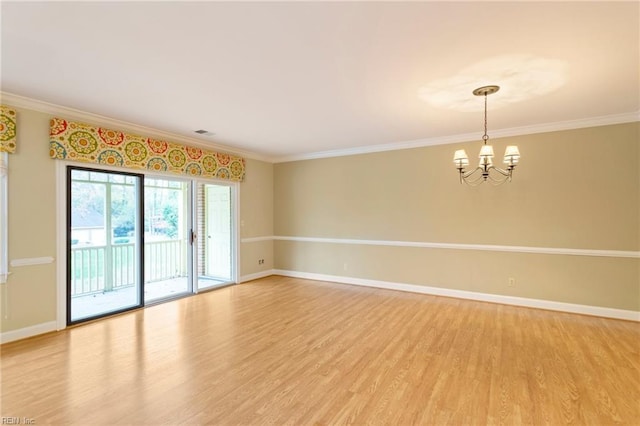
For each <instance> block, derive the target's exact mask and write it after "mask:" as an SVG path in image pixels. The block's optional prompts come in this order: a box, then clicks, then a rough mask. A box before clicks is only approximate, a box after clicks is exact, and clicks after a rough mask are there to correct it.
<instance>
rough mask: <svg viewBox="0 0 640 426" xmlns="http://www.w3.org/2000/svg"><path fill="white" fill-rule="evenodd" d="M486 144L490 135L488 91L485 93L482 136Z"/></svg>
mask: <svg viewBox="0 0 640 426" xmlns="http://www.w3.org/2000/svg"><path fill="white" fill-rule="evenodd" d="M482 140H483V141H484V144H485V145H486V144H487V141H488V140H489V135H488V134H487V92H485V93H484V135H483V136H482Z"/></svg>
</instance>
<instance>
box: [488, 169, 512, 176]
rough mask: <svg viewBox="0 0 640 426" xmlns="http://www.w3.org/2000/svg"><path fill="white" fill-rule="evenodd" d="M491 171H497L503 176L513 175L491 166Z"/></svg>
mask: <svg viewBox="0 0 640 426" xmlns="http://www.w3.org/2000/svg"><path fill="white" fill-rule="evenodd" d="M490 169H493V170H495V171H496V172H498V173H500V174H501V175H503V176H507V177H509V176H510V175H511V173H509V172H508V171H507V170H504V169H501V168H500V167H495V166H491V167H490Z"/></svg>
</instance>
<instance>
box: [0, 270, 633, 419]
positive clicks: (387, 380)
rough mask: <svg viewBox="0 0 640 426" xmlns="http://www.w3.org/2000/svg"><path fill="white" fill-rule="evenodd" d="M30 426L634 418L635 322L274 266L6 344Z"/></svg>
mask: <svg viewBox="0 0 640 426" xmlns="http://www.w3.org/2000/svg"><path fill="white" fill-rule="evenodd" d="M1 349H2V355H1V361H2V366H1V368H2V378H1V380H2V401H1V403H2V405H1V414H2V416H12V417H21V418H23V417H27V418H31V419H34V420H35V422H36V424H46V423H55V424H65V425H67V424H167V423H168V424H204V423H208V424H220V425H227V424H228V425H240V424H247V425H248V424H256V425H257V424H277V425H284V424H291V425H307V424H344V423H355V424H365V423H370V424H393V425H409V424H420V425H427V424H506V425H514V424H535V425H542V424H552V425H558V424H592V425H600V424H615V423H621V424H629V425H630V424H638V423H639V422H640V324H638V323H634V322H625V321H618V320H609V319H603V318H595V317H587V316H580V315H572V314H563V313H557V312H548V311H542V310H534V309H527V308H518V307H511V306H503V305H497V304H489V303H480V302H472V301H465V300H457V299H450V298H444V297H435V296H427V295H421V294H411V293H402V292H394V291H388V290H380V289H371V288H364V287H355V286H348V285H342V284H332V283H324V282H312V281H305V280H300V279H292V278H283V277H269V278H265V279H262V280H258V281H253V282H250V283H245V284H241V285H237V286H232V287H227V288H223V289H218V290H215V291H212V292H209V293H204V294H200V295H198V296H195V297H190V298H186V299H181V300H177V301H173V302H170V303H166V304H162V305H158V306H154V307H151V308H148V309H146V310H140V311H137V312H133V313H128V314H124V315H121V316H117V317H113V318H110V319H105V320H101V321H97V322H94V323H91V324H86V325H83V326H79V327H75V328H72V329H68V330H66V331H62V332H59V333H52V334H48V335H44V336H40V337H36V338H32V339H27V340H24V341H19V342H14V343H9V344H6V345H3V346H2V348H1Z"/></svg>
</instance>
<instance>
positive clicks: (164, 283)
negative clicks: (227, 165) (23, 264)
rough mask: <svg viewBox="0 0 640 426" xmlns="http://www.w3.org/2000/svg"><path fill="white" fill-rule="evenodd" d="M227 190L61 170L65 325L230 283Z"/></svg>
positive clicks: (230, 199)
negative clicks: (64, 201)
mask: <svg viewBox="0 0 640 426" xmlns="http://www.w3.org/2000/svg"><path fill="white" fill-rule="evenodd" d="M235 190H236V186H234V185H233V184H227V185H225V184H223V183H205V182H196V181H191V180H189V179H180V178H179V177H177V178H169V177H164V176H156V175H140V174H133V173H123V172H114V171H106V170H102V169H89V168H83V167H76V166H68V168H67V230H68V231H67V234H68V235H67V323H68V324H75V323H79V322H82V321H87V320H90V319H94V318H98V317H102V316H105V315H110V314H113V313H117V312H122V311H126V310H129V309H134V308H138V307H141V306H144V305H146V304H149V303H155V302H159V301H162V300H167V299H171V298H175V297H179V296H183V295H187V294H192V293H195V292H197V291H198V290H203V289H209V288H213V287H216V286H220V285H227V284H230V283H233V282H234V277H235V272H234V267H235V264H236V261H235V245H236V241H235V237H234V236H235V235H237V232H236V231H235V226H236V223H235V220H234V217H235V215H234V210H235V204H234V200H235V192H234V191H235Z"/></svg>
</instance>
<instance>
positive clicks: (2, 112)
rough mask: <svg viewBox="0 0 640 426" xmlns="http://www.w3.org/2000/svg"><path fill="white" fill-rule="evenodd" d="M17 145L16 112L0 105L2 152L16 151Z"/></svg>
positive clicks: (0, 145) (0, 150)
mask: <svg viewBox="0 0 640 426" xmlns="http://www.w3.org/2000/svg"><path fill="white" fill-rule="evenodd" d="M16 145H17V143H16V112H15V111H14V110H12V109H11V108H9V107H6V106H4V105H0V152H15V150H16Z"/></svg>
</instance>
